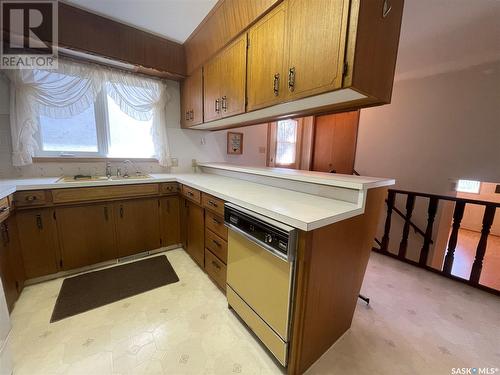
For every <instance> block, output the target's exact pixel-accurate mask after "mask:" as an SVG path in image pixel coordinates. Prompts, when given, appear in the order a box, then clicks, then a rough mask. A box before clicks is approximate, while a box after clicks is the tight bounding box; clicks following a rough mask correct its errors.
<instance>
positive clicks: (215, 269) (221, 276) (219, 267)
mask: <svg viewBox="0 0 500 375" xmlns="http://www.w3.org/2000/svg"><path fill="white" fill-rule="evenodd" d="M205 271H206V272H207V274H208V276H210V277H211V278H212V280H213V281H214V282H215V283H216V284H217V285H218V286H219V287H220V288H221V289H223V290H226V265H225V264H224V263H222V262H221V261H220V260H219V259H218V258H217V257H216V256H215V255H214V254H212V253H211V252H210V250H208V249H205Z"/></svg>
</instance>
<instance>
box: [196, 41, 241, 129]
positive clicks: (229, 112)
mask: <svg viewBox="0 0 500 375" xmlns="http://www.w3.org/2000/svg"><path fill="white" fill-rule="evenodd" d="M246 45H247V40H246V34H244V35H242V36H240V37H239V38H238V39H236V40H235V41H234V42H233V43H231V44H230V45H229V46H228V47H226V48H225V49H224V50H223V51H222V52H221V53H219V54H218V55H217V56H215V57H214V58H213V59H212V60H210V61H209V62H208V63H207V64H206V65H205V66H204V67H203V79H204V82H203V93H204V95H203V111H204V120H205V122H208V121H213V120H217V119H219V118H223V117H228V116H233V115H236V114H240V113H244V112H245V82H246Z"/></svg>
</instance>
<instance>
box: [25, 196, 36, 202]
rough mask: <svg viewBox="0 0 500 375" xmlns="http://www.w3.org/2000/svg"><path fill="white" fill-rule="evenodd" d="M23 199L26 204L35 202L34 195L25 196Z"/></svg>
mask: <svg viewBox="0 0 500 375" xmlns="http://www.w3.org/2000/svg"><path fill="white" fill-rule="evenodd" d="M25 199H26V201H28V202H33V201H36V200H37V197H36V195H27V196H26V198H25Z"/></svg>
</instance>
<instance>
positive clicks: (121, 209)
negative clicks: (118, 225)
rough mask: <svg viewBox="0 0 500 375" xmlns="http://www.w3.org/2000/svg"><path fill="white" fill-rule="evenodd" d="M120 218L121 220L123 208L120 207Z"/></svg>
mask: <svg viewBox="0 0 500 375" xmlns="http://www.w3.org/2000/svg"><path fill="white" fill-rule="evenodd" d="M120 217H121V218H122V219H123V206H120Z"/></svg>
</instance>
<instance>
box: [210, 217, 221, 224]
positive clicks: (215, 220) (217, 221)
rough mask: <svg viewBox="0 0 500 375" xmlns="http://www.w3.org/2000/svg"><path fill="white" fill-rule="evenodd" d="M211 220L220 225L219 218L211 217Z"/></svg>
mask: <svg viewBox="0 0 500 375" xmlns="http://www.w3.org/2000/svg"><path fill="white" fill-rule="evenodd" d="M212 220H213V222H214V224H217V225H220V221H219V220H217V219H215V218H212Z"/></svg>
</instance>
